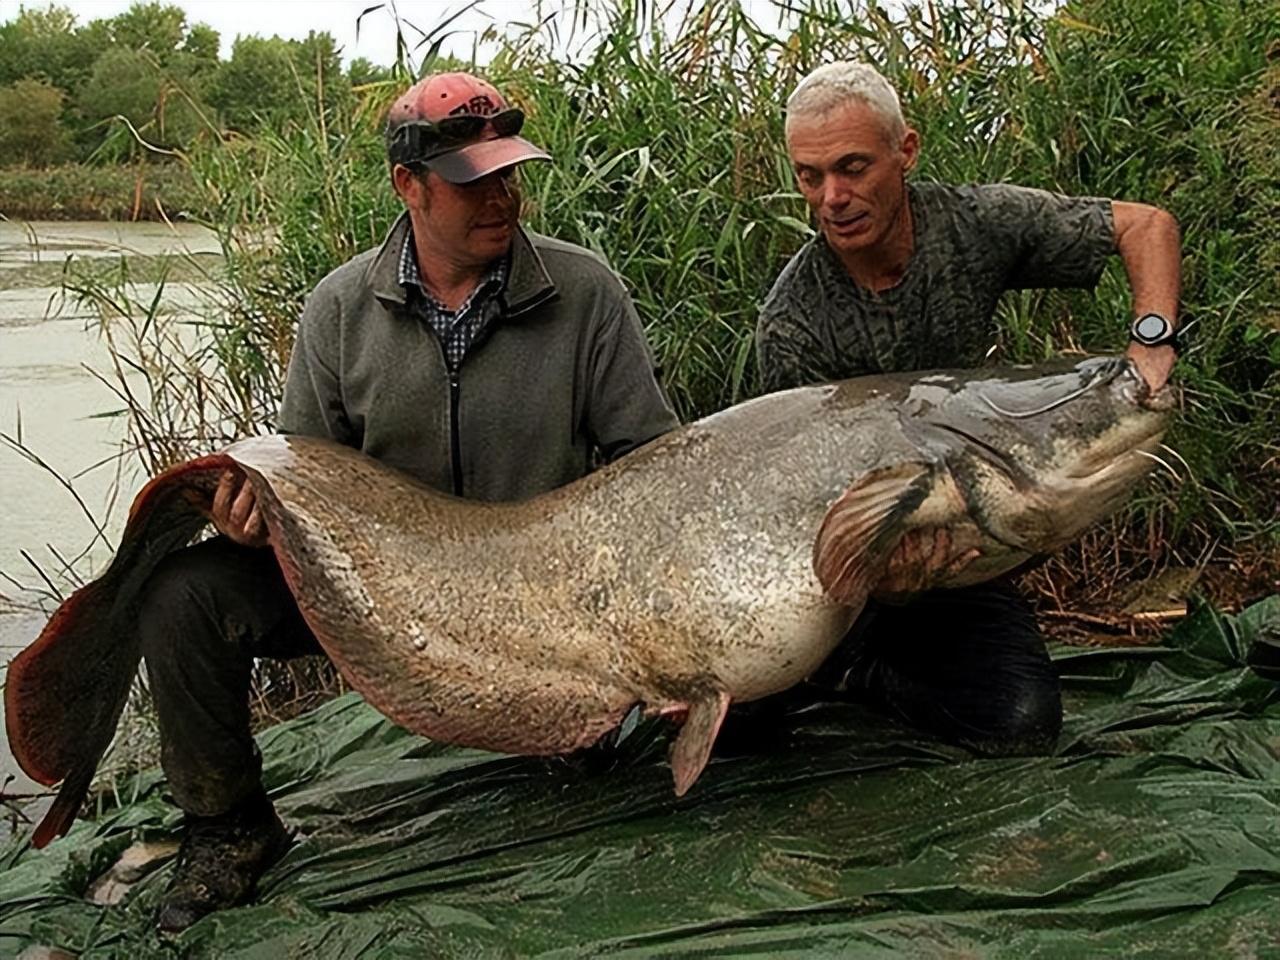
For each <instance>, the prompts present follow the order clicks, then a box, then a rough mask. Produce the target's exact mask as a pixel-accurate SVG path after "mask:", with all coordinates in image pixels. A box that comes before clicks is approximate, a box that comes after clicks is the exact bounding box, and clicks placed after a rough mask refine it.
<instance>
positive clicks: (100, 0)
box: [0, 0, 777, 64]
mask: <svg viewBox="0 0 1280 960" xmlns="http://www.w3.org/2000/svg"><path fill="white" fill-rule="evenodd" d="M56 2H57V5H58V6H62V7H67V8H69V9H70V10H71V11H72V12H73V13H74V14H75V15H76V22H77V23H78V24H85V23H88V22H89V21H91V20H99V19H103V18H106V17H113V16H115V15H116V14H118V13H122V12H124V11H125V10H127V9H128V8H129V7H130V6H132V0H56ZM162 2H164V3H167V4H170V5H172V6H177V7H181V8H182V9H183V10H184V11H186V14H187V23H188V25H191V24H194V23H207V24H208V25H209V26H211V27H213V28H214V29H215V30H217V31H218V33H219V35H220V38H221V43H222V51H221V52H222V56H223V57H224V58H225V57H228V56H230V54H231V46H232V44H233V43H234V42H235V39H236V36H237V34H242V33H246V34H258V35H260V36H264V37H269V36H272V35H277V36H280V37H284V38H286V39H302V38H303V37H305V36H306V35H307V33H308V31H311V30H314V31H316V32H327V33H329V34H331V35H332V36H333V37H334V39H335V40H337V42H338V45H339V46H340V47H341V48H342V59H343V62H344V63H350V62H351V61H352V60H353V59H355V58H357V57H364V58H365V59H367V60H371V61H372V62H374V63H382V64H389V63H391V62H392V61H393V60H394V59H395V25H394V22H393V20H392V18H391V16H390V14H389V12H388V9H387V8H385V7H384V9H381V10H377V11H375V12H373V13H370V14H368V15H366V16H365V17H364V18H363V19H361V20H360V28H359V36H358V37H357V33H356V20H357V18H359V17H360V14H361V12H362V11H364V10H366V9H368V8H369V7H372V6H375V5H377V4H378V2H379V0H162ZM23 6H25V7H28V8H43V7H46V6H49V3H48V2H47V0H0V22H4V21H7V20H10V19H12V18H13V17H15V16H16V15H17V13H18V10H19V9H20V8H21V7H23ZM743 6H744V7H745V8H746V9H747V10H748V11H749V12H750V13H751V14H752V16H753V18H754V19H756V20H757V21H758V22H759V23H761V25H772V24H773V23H776V22H777V13H776V12H775V11H774V9H773V5H772V3H771V0H744V2H743ZM572 7H573V3H572V0H568V2H564V3H555V2H545V0H544V2H543V4H542V10H543V12H544V14H545V13H548V12H556V11H557V10H559V11H560V12H561V13H567V11H568V10H571V9H572ZM396 8H397V10H398V11H399V14H400V17H401V19H403V20H405V21H407V22H409V23H412V24H415V25H416V26H418V27H420V28H423V29H425V30H431V29H432V28H434V27H435V26H436V25H437V24H439V23H440V22H442V21H443V20H445V19H447V18H448V17H449V16H451V15H452V14H455V13H459V14H460V15H459V16H458V17H457V19H456V20H454V21H453V22H452V23H451V24H450V29H451V30H452V31H455V32H454V34H453V35H452V36H451V37H449V38H448V40H447V41H446V42H445V45H444V47H443V51H444V52H446V53H452V54H454V55H456V56H459V57H462V58H464V59H469V58H470V57H471V54H472V49H473V47H474V46H475V45H476V44H477V43H478V41H479V36H480V34H481V32H483V30H484V29H485V28H486V27H488V26H490V25H492V24H494V23H495V22H497V23H505V22H508V21H512V20H514V21H518V22H526V21H527V20H528V19H529V17H530V16H531V15H532V8H533V4H532V3H531V2H530V0H483V2H480V3H477V4H474V5H472V4H470V3H468V2H465V0H451V2H443V3H442V2H440V0H418V2H414V0H399V2H398V3H397V4H396ZM486 59H487V57H486V55H485V48H484V47H483V46H482V47H480V48H479V50H478V54H477V60H478V62H481V63H483V62H485V60H486Z"/></svg>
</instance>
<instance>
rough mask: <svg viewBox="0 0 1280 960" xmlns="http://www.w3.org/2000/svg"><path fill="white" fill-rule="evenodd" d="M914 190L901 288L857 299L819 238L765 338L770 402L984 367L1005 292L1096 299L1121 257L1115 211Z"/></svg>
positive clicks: (980, 193) (759, 333)
mask: <svg viewBox="0 0 1280 960" xmlns="http://www.w3.org/2000/svg"><path fill="white" fill-rule="evenodd" d="M907 189H908V192H909V197H910V203H911V213H912V218H913V224H914V228H915V246H914V250H913V251H912V254H911V259H910V260H909V261H908V263H907V269H906V273H905V274H904V275H903V278H902V280H901V281H900V282H899V283H898V284H897V285H896V286H894V287H892V288H890V289H888V290H882V291H880V292H879V293H872V292H871V291H869V290H866V289H864V288H862V287H859V286H858V285H857V284H856V283H855V282H854V280H853V278H852V277H850V276H849V273H848V271H846V270H845V268H844V266H843V265H842V264H841V263H840V261H839V260H838V259H837V257H836V255H835V253H834V252H833V251H832V250H831V248H830V247H829V246H827V243H826V241H825V240H824V239H823V238H822V237H821V235H819V236H818V237H816V238H814V239H813V240H811V241H809V242H808V243H807V244H805V245H804V246H803V247H802V248H801V249H800V250H799V252H797V253H796V255H795V256H794V257H792V258H791V262H790V263H788V264H787V266H786V267H785V268H784V269H783V271H782V273H781V275H780V276H779V277H778V279H777V282H775V283H774V285H773V289H772V290H771V291H770V293H769V296H768V298H767V299H766V300H765V303H764V307H763V308H762V310H761V313H760V320H759V323H758V325H757V328H756V348H757V357H758V360H759V363H760V375H761V380H762V383H763V387H764V389H765V390H766V391H772V390H782V389H785V388H787V387H797V386H802V385H804V384H808V383H819V382H822V381H827V380H841V379H844V378H845V377H856V376H861V375H863V374H869V373H887V372H892V371H900V370H927V369H932V368H936V367H969V366H977V365H978V364H980V363H981V362H982V361H983V358H984V357H985V356H986V355H987V354H988V352H989V351H990V348H991V346H992V345H993V344H994V343H995V341H996V337H997V331H996V325H995V323H994V321H993V315H994V313H995V309H996V302H997V301H998V300H999V299H1000V295H1001V294H1002V293H1004V291H1006V290H1020V289H1026V288H1031V287H1083V288H1086V289H1087V288H1092V287H1093V286H1094V285H1095V284H1096V283H1097V282H1098V277H1099V276H1100V275H1101V274H1102V269H1103V267H1104V265H1105V263H1106V260H1107V257H1108V256H1109V255H1110V254H1112V253H1114V252H1115V234H1114V224H1113V221H1112V216H1111V201H1110V200H1106V199H1097V198H1091V197H1064V196H1060V195H1058V194H1053V193H1047V192H1045V191H1043V190H1035V189H1031V188H1029V187H1015V186H1009V185H1005V184H987V185H974V186H946V185H942V184H934V183H912V184H909V185H908V188H907Z"/></svg>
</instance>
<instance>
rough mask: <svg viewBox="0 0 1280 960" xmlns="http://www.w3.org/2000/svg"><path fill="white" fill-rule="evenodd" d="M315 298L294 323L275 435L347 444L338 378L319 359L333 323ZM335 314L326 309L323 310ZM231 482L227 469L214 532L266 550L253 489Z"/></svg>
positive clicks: (215, 502) (216, 499) (322, 357)
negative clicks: (325, 439)
mask: <svg viewBox="0 0 1280 960" xmlns="http://www.w3.org/2000/svg"><path fill="white" fill-rule="evenodd" d="M321 299H322V298H321V296H320V294H319V293H313V294H312V296H311V297H310V298H309V299H308V300H307V305H306V307H305V308H304V309H303V312H302V319H301V321H299V323H298V334H297V337H296V338H295V340H294V343H293V352H292V353H291V354H290V357H289V370H288V373H287V375H286V378H285V386H284V397H283V399H282V402H281V406H280V416H279V422H278V425H277V429H278V430H279V431H280V432H281V433H299V434H305V435H307V436H315V437H327V438H329V439H331V440H337V441H338V442H339V443H350V442H351V430H350V424H349V421H348V419H347V417H346V413H345V411H344V409H343V404H342V395H341V392H340V389H339V381H338V375H337V373H336V372H335V370H334V367H333V365H332V364H330V363H329V362H327V361H326V359H325V353H326V352H327V350H326V348H327V347H329V346H332V340H333V333H332V330H333V329H334V328H336V326H337V324H336V323H334V322H332V321H333V320H334V319H335V317H333V316H331V315H330V314H329V313H328V312H326V310H325V308H322V307H321V305H320V304H321ZM335 309H336V307H329V308H328V310H329V311H332V310H335ZM236 478H237V475H236V474H235V473H233V472H231V471H229V470H228V471H227V472H226V473H224V474H223V475H222V477H221V478H220V479H219V481H218V488H217V490H216V491H215V492H214V497H213V504H212V507H211V509H210V514H209V519H210V520H211V521H212V522H213V525H214V527H216V528H217V530H218V532H219V533H221V534H222V535H223V536H225V537H229V538H230V539H231V540H234V541H235V542H236V543H238V544H240V545H241V546H246V547H263V546H266V544H267V539H268V537H267V525H266V523H265V522H264V521H263V519H262V514H261V511H260V510H259V509H258V504H257V501H256V499H255V497H254V495H253V487H252V486H251V485H250V484H249V482H248V480H245V481H243V482H242V483H237V482H236Z"/></svg>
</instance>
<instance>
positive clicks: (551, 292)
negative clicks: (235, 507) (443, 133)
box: [278, 215, 677, 500]
mask: <svg viewBox="0 0 1280 960" xmlns="http://www.w3.org/2000/svg"><path fill="white" fill-rule="evenodd" d="M408 231H409V220H408V216H407V215H404V216H401V218H400V219H399V220H397V221H396V223H395V225H394V226H393V227H392V228H391V231H390V233H389V234H388V235H387V238H386V240H385V241H384V242H383V244H382V246H381V247H379V248H378V249H376V250H369V251H366V252H365V253H362V254H360V255H358V256H356V257H354V258H352V259H351V260H350V261H348V262H347V263H345V264H343V265H342V266H341V267H338V268H337V269H336V270H334V271H333V272H332V273H330V274H329V275H328V276H326V277H325V278H324V279H323V280H321V281H320V283H319V284H318V285H317V286H316V289H315V291H314V292H313V293H312V294H311V296H310V297H309V298H308V300H307V304H306V307H305V309H304V310H303V314H302V320H301V322H300V323H299V325H298V335H297V340H296V342H295V343H294V347H293V354H292V356H291V358H290V361H289V370H288V375H287V378H286V381H285V388H284V400H283V404H282V406H281V410H280V418H279V424H278V427H279V429H280V431H281V432H283V433H298V434H305V435H308V436H316V437H328V438H330V439H333V440H336V441H338V442H339V443H344V444H347V445H348V446H352V447H356V448H357V449H359V450H362V451H363V452H365V453H367V454H368V455H369V456H371V457H375V458H377V459H378V460H381V461H382V462H384V463H387V464H389V465H390V466H393V467H397V468H399V469H401V470H404V471H407V472H408V473H410V474H412V475H413V476H415V477H417V478H418V479H420V480H421V481H423V482H424V483H426V484H427V485H428V486H431V487H434V488H435V489H437V490H442V491H445V492H450V493H454V494H457V495H459V496H464V497H469V498H474V499H480V500H517V499H522V498H525V497H529V496H533V495H535V494H538V493H542V492H545V491H547V490H550V489H553V488H554V487H558V486H560V485H562V484H565V483H568V482H569V481H571V480H575V479H577V478H579V477H581V476H583V475H584V474H586V473H587V472H588V471H589V470H590V469H591V467H592V466H593V464H594V463H596V462H598V460H599V459H604V460H612V459H615V458H616V457H618V456H621V455H622V454H623V453H625V452H626V451H628V450H630V449H632V448H634V447H636V446H639V445H640V444H642V443H645V442H646V441H648V440H651V439H652V438H654V437H656V436H658V435H659V434H661V433H664V432H665V431H667V430H670V429H671V428H672V427H674V426H676V424H677V420H676V417H675V414H674V413H673V412H672V410H671V407H670V405H669V404H668V402H667V400H666V397H665V396H664V395H663V392H662V390H661V388H660V387H659V385H658V380H657V375H656V371H655V369H654V363H653V358H652V355H651V353H650V350H649V347H648V344H647V342H646V341H645V336H644V331H643V329H642V327H641V325H640V320H639V317H638V316H637V315H636V311H635V307H634V306H633V305H632V303H631V298H630V297H629V296H628V295H627V293H626V291H625V289H624V288H623V286H622V283H621V281H620V280H619V279H618V277H617V276H616V275H615V274H614V272H613V271H612V270H611V269H610V267H609V265H608V264H607V263H606V262H605V261H604V260H603V259H602V258H600V257H598V256H596V255H595V254H594V253H591V252H590V251H588V250H584V249H583V248H581V247H577V246H574V245H573V244H569V243H564V242H561V241H559V240H553V239H551V238H548V237H543V236H539V235H537V234H534V233H531V232H527V231H524V230H520V231H518V232H517V234H516V236H515V238H514V240H513V242H512V251H511V265H510V272H509V275H508V278H507V285H506V288H505V289H504V290H503V291H502V293H501V294H500V297H501V298H502V301H501V310H500V313H499V316H498V318H497V320H496V321H494V322H493V323H491V324H489V325H488V326H487V327H486V329H485V331H484V332H483V333H482V335H481V336H482V337H483V339H482V340H481V341H479V342H477V343H475V344H473V346H472V347H471V349H470V350H469V351H468V353H467V355H466V357H465V358H464V360H463V361H462V364H461V365H460V367H459V368H458V370H457V372H456V373H455V374H453V375H452V376H451V375H450V373H449V370H448V368H447V366H446V364H445V358H444V351H443V350H442V348H441V344H440V341H439V339H438V338H437V337H436V335H435V332H434V331H433V330H432V329H431V328H430V326H429V325H428V324H427V323H426V322H424V321H423V320H422V319H421V318H419V317H418V316H417V315H415V314H414V312H413V311H411V310H410V309H409V308H408V307H407V306H406V293H405V290H404V288H403V287H402V286H401V285H400V283H399V282H398V280H397V267H398V257H399V254H400V251H401V249H402V246H403V244H404V240H405V236H406V234H407V233H408Z"/></svg>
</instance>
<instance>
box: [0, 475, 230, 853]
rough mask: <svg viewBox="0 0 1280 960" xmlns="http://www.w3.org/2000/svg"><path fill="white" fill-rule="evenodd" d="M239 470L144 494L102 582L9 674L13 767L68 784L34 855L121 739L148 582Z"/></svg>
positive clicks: (66, 819) (63, 827) (43, 825)
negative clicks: (221, 484)
mask: <svg viewBox="0 0 1280 960" xmlns="http://www.w3.org/2000/svg"><path fill="white" fill-rule="evenodd" d="M233 465H234V464H233V462H232V461H231V460H230V458H228V457H225V456H213V457H205V458H202V459H200V460H194V461H190V462H188V463H186V464H182V465H180V466H178V467H174V468H173V469H172V470H169V471H168V472H166V473H164V474H162V475H161V476H159V477H157V478H156V479H154V480H152V481H151V482H150V483H149V484H147V486H146V487H144V488H143V490H142V492H141V493H139V494H138V497H137V499H135V500H134V503H133V508H132V510H131V511H130V514H129V522H128V524H127V525H126V526H125V532H124V537H123V539H122V540H121V543H120V548H119V550H117V552H116V556H115V558H114V559H113V560H112V562H111V565H110V566H109V567H108V568H107V570H106V572H104V573H103V574H102V576H101V577H99V578H98V579H96V580H94V581H93V582H92V583H89V584H87V585H85V586H83V587H81V588H80V589H79V590H77V591H76V592H75V593H73V594H72V595H71V596H70V597H69V598H67V599H66V600H65V601H64V602H63V603H62V604H61V606H59V607H58V609H57V610H56V611H54V614H53V616H52V617H50V619H49V622H48V623H46V624H45V627H44V629H43V630H42V631H41V632H40V636H38V637H37V638H36V639H35V640H34V641H33V642H32V643H31V644H30V645H29V646H27V647H26V648H25V649H24V650H23V651H22V652H21V653H19V654H18V656H17V657H15V658H14V659H13V662H12V663H10V664H9V667H8V669H7V675H6V677H5V684H4V714H5V729H6V731H7V733H8V738H9V745H10V748H11V750H12V752H13V756H14V759H16V760H17V761H18V765H19V766H20V767H21V768H22V769H23V771H25V772H26V773H27V775H28V776H30V777H31V778H32V779H33V780H36V781H37V782H39V783H43V784H45V785H52V784H54V783H57V782H58V781H59V780H61V781H63V784H62V788H61V790H59V792H58V797H57V799H56V800H55V801H54V804H53V808H52V809H50V811H49V812H48V814H46V816H45V817H44V819H43V820H41V822H40V826H39V827H38V828H37V829H36V834H35V837H34V842H35V845H36V846H37V847H41V846H44V845H45V844H46V843H48V842H49V841H50V840H52V839H53V838H54V837H55V836H60V835H62V834H64V833H66V831H67V829H68V828H69V827H70V826H71V823H72V822H73V821H74V820H75V817H76V815H77V814H78V813H79V810H80V805H81V803H82V802H83V801H84V797H85V795H86V794H87V793H88V791H89V787H90V785H91V784H92V782H93V775H94V772H95V771H96V769H97V766H98V761H99V760H101V759H102V755H103V754H104V753H105V752H106V750H107V748H108V746H110V744H111V740H112V738H113V737H114V735H115V730H116V725H117V724H118V723H119V721H120V714H121V713H122V712H123V710H124V706H125V703H126V702H127V700H128V699H129V691H130V689H131V688H132V686H133V679H134V676H135V675H136V674H137V671H138V661H139V659H140V658H141V649H140V644H139V642H138V627H137V617H138V603H139V599H140V597H141V595H142V591H143V589H144V587H145V584H146V581H147V580H148V578H149V577H150V575H151V573H152V571H153V570H154V569H155V567H156V565H157V564H158V563H159V562H160V561H161V560H162V559H164V557H165V556H167V555H168V554H169V553H171V552H172V551H174V550H176V549H178V548H180V547H182V546H185V545H186V544H187V543H189V542H190V541H191V539H192V538H193V537H194V536H195V535H196V534H197V533H198V532H199V531H200V528H201V527H203V526H204V525H205V523H206V522H207V521H206V518H205V515H204V513H203V512H202V507H203V505H204V504H206V503H207V502H208V493H209V491H211V490H212V489H213V488H214V487H215V486H216V484H217V477H218V476H220V475H221V473H222V471H223V470H225V469H227V468H228V466H233Z"/></svg>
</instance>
